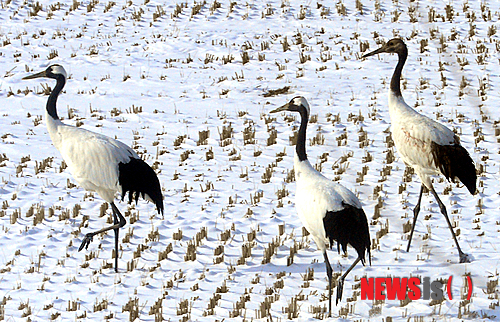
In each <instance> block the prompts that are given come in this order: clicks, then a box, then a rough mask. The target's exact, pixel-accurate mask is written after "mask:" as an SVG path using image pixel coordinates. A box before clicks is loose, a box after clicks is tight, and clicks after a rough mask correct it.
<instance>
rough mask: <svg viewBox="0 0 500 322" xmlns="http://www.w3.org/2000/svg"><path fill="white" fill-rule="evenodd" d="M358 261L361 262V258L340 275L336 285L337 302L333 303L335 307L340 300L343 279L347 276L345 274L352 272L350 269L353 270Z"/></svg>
mask: <svg viewBox="0 0 500 322" xmlns="http://www.w3.org/2000/svg"><path fill="white" fill-rule="evenodd" d="M360 260H361V257H358V258H356V260H355V261H354V263H352V265H351V266H350V267H349V268H348V269H347V271H346V272H345V273H344V275H342V276H341V277H340V278H339V280H338V284H337V300H336V302H335V305H338V304H339V302H340V301H341V300H342V292H343V291H344V280H345V277H346V276H347V274H349V272H350V271H352V269H353V268H354V266H356V265H357V264H358V263H359V261H360Z"/></svg>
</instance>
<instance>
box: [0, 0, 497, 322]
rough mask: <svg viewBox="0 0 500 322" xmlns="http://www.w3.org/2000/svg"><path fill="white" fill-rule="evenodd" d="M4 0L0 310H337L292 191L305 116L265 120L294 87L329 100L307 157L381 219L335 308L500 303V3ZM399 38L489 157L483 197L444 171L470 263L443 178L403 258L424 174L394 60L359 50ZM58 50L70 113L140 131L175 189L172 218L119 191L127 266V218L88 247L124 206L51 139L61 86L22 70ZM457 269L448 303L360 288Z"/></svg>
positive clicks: (465, 134)
mask: <svg viewBox="0 0 500 322" xmlns="http://www.w3.org/2000/svg"><path fill="white" fill-rule="evenodd" d="M0 8H1V10H0V97H1V103H0V112H1V116H2V117H1V118H0V129H1V130H0V137H1V143H0V176H1V179H2V181H1V183H0V199H1V200H0V203H1V205H0V227H1V233H0V320H2V319H3V320H5V321H47V320H55V321H69V320H71V321H103V320H119V321H127V320H128V321H133V320H136V321H139V320H140V321H162V320H168V321H188V320H194V321H222V320H235V321H243V320H259V321H280V320H281V321H284V320H287V319H289V318H293V319H295V320H300V321H314V320H316V319H324V318H326V308H327V301H326V296H327V294H328V292H327V283H326V274H325V267H324V263H323V257H322V255H321V253H320V252H318V251H317V250H316V245H315V244H314V242H313V241H312V239H310V237H307V236H304V231H303V230H302V225H301V223H300V221H299V219H298V217H297V215H296V212H295V207H294V190H295V183H294V177H293V172H292V168H293V153H294V146H292V145H291V143H290V142H291V138H290V137H291V136H293V133H294V131H297V129H298V119H297V118H296V117H297V115H292V114H289V113H288V114H286V113H284V114H278V115H275V114H272V115H270V114H268V112H269V111H270V110H271V109H273V108H276V107H277V106H279V105H282V104H284V103H286V102H288V101H289V100H290V99H291V98H292V97H294V96H296V95H302V96H305V97H306V98H307V99H308V100H309V103H310V104H311V108H312V114H313V118H312V120H311V121H310V124H309V128H308V140H309V142H310V144H309V145H308V146H307V150H308V156H309V159H310V160H311V162H312V163H313V164H316V165H317V167H318V169H321V171H322V173H323V174H324V175H326V176H327V177H329V178H331V179H332V180H335V181H338V182H341V183H342V184H344V185H345V186H346V187H348V188H350V189H351V190H353V191H355V192H356V194H357V195H358V197H359V199H360V200H361V202H362V204H363V207H364V210H365V212H366V213H367V216H368V218H369V223H370V234H371V238H372V244H373V250H372V265H371V266H367V267H363V266H361V265H359V266H357V267H356V268H355V269H354V270H353V271H352V272H351V274H350V275H349V276H348V279H347V280H346V285H345V288H344V298H343V300H342V302H341V303H339V305H338V306H334V308H333V312H332V313H333V317H334V318H336V319H337V318H338V319H346V320H357V321H361V320H362V321H366V320H373V321H390V318H392V321H438V320H446V321H461V320H464V319H466V320H474V321H477V320H480V319H484V320H498V319H499V318H500V309H499V299H498V292H499V290H498V288H497V283H498V278H499V274H500V271H499V268H500V263H499V260H500V254H499V252H498V248H499V247H500V246H499V244H498V236H499V229H500V212H499V203H500V199H499V196H498V194H499V193H500V184H499V182H498V179H499V167H500V156H499V147H500V144H499V143H498V140H497V138H499V139H500V131H499V130H496V126H497V125H496V123H497V122H500V116H499V115H498V112H497V108H498V107H497V105H499V104H500V97H499V95H500V92H499V90H500V89H499V85H498V84H499V82H500V76H499V75H500V73H499V63H500V60H499V52H500V38H499V37H498V33H497V28H498V27H499V24H498V21H499V19H500V3H499V2H497V1H493V0H491V1H486V0H484V1H467V0H451V1H448V0H447V1H433V0H422V1H418V0H410V1H402V0H375V1H369V0H357V1H347V0H335V1H293V0H290V1H287V0H269V1H263V2H261V1H240V0H235V1H229V0H220V1H215V0H209V1H196V2H195V1H192V0H189V1H179V2H178V3H175V2H170V1H155V0H151V1H149V0H140V1H135V0H134V1H132V0H130V1H126V2H125V1H117V2H116V3H115V2H113V1H99V0H92V1H82V2H79V1H76V0H74V1H73V3H69V2H67V3H60V2H56V1H40V2H39V1H31V0H23V1H18V0H10V1H9V0H2V1H0ZM499 33H500V31H499ZM395 36H398V37H403V38H404V39H405V41H406V43H407V45H408V47H409V58H408V61H407V63H406V67H405V70H404V71H403V77H404V80H403V96H404V97H405V99H406V101H407V102H408V104H409V105H411V106H413V107H415V108H416V109H417V110H419V111H422V112H423V113H424V114H425V115H427V116H429V117H431V118H433V119H437V120H439V121H440V122H442V123H443V124H445V125H446V126H448V127H449V128H452V129H454V130H455V131H456V132H457V133H458V134H459V135H460V138H461V140H462V144H463V145H464V146H465V148H466V149H467V150H468V151H469V152H470V153H471V156H472V158H473V159H474V161H475V162H476V167H477V169H478V174H479V175H478V189H479V194H477V195H475V196H471V195H470V194H469V193H468V192H467V189H466V188H465V187H463V186H462V185H461V184H458V185H457V184H454V183H449V182H447V181H446V180H444V179H443V178H442V177H436V178H435V180H434V183H435V187H436V190H437V191H438V193H439V194H440V196H441V198H442V200H443V202H444V203H445V204H446V206H447V208H448V212H449V213H450V215H451V219H452V221H453V223H454V225H455V226H456V230H457V235H458V231H459V236H458V239H459V242H460V245H461V247H462V249H463V251H464V252H465V253H467V254H469V255H471V257H472V258H473V260H472V262H471V263H469V264H459V263H458V254H457V251H456V248H455V245H454V243H453V240H452V238H451V234H450V232H449V230H448V228H447V226H446V222H445V220H444V218H443V216H442V215H441V214H440V212H439V208H438V206H437V203H436V202H435V201H434V199H433V198H432V195H430V194H426V195H424V197H423V203H422V211H421V215H420V218H419V221H418V223H417V227H416V232H415V236H414V240H413V244H412V249H411V251H410V252H409V253H407V252H406V244H407V238H408V225H409V222H411V219H412V209H413V207H414V205H415V203H416V201H417V197H418V192H419V189H420V180H419V179H418V177H417V176H416V175H415V174H412V173H411V172H405V167H404V164H403V163H402V162H401V160H400V159H399V157H398V155H397V152H396V150H395V147H394V146H392V142H391V139H390V132H389V126H390V120H389V113H388V107H387V89H388V83H389V80H390V76H391V75H392V71H393V68H394V66H395V64H396V60H397V57H396V56H394V55H380V56H379V57H377V56H375V57H372V58H371V59H367V60H361V59H360V56H361V55H362V53H364V52H367V50H370V51H371V50H374V49H376V48H378V46H379V45H380V44H381V42H382V41H387V40H388V39H390V38H393V37H395ZM53 63H58V64H61V65H63V66H64V67H65V69H66V70H67V71H68V73H69V75H70V79H69V80H68V82H67V84H66V87H65V91H64V92H63V94H62V95H61V97H60V98H59V100H58V107H59V115H60V116H62V117H63V118H64V122H66V123H69V124H73V125H78V126H81V127H83V128H86V129H89V130H92V131H96V132H99V133H103V134H105V135H108V136H112V137H116V138H117V139H119V140H121V141H123V142H124V143H126V144H128V145H130V146H132V147H133V148H134V149H135V150H136V151H137V152H138V153H139V154H140V155H141V156H142V157H143V158H144V159H145V160H146V162H148V163H149V164H150V165H152V166H153V167H154V168H155V170H156V171H157V173H158V176H159V179H160V182H161V185H162V189H163V193H164V198H165V199H164V203H165V216H164V218H162V217H161V216H158V215H157V214H156V211H155V208H154V206H153V205H152V204H151V203H146V202H145V201H143V200H140V201H139V203H138V204H137V205H130V206H127V205H126V203H125V202H119V203H118V202H117V206H118V207H119V208H120V209H121V210H122V212H123V213H124V214H125V213H126V218H127V226H125V227H124V229H122V231H121V235H120V237H121V238H120V239H121V240H120V245H121V246H120V247H121V251H120V252H119V254H118V255H119V264H120V271H119V273H115V272H114V270H113V268H112V263H113V260H112V259H111V251H112V249H113V248H114V245H113V234H112V233H111V234H107V235H104V236H100V237H99V238H95V239H94V242H93V243H92V244H91V245H90V247H89V250H88V251H82V252H78V251H77V250H78V246H79V245H80V243H81V240H82V238H83V236H84V234H85V233H87V232H90V231H94V230H97V229H100V228H101V227H103V226H105V225H107V224H109V222H110V220H112V219H111V212H110V209H106V208H105V206H103V204H104V202H103V200H102V199H101V198H100V197H99V196H98V195H97V194H94V193H91V192H86V191H84V190H83V189H81V188H79V187H78V186H75V185H74V181H73V180H72V177H71V174H70V173H69V171H68V170H67V169H65V166H64V163H63V161H62V158H61V156H60V154H59V153H58V151H57V150H56V149H55V148H54V146H53V145H52V143H51V141H50V138H49V136H48V133H47V129H46V127H45V124H44V123H45V122H44V121H45V120H44V114H45V111H44V108H45V103H46V100H47V96H46V95H45V94H46V93H47V91H48V86H51V87H53V86H54V83H53V81H51V80H41V81H37V80H30V81H22V80H21V78H22V77H24V76H26V75H28V74H30V73H33V72H39V71H42V70H43V69H45V68H46V67H47V66H48V65H50V64H53ZM497 135H499V136H498V137H497ZM105 210H106V211H105ZM329 256H330V261H331V262H332V265H333V266H334V271H335V272H336V273H340V272H341V271H345V270H346V268H347V267H349V265H350V263H351V262H352V261H353V260H354V259H355V256H356V253H355V251H354V250H353V249H349V254H348V256H341V255H338V254H337V252H336V246H335V247H334V250H333V251H331V252H329ZM450 275H451V276H452V277H453V288H452V291H453V295H454V298H453V300H451V301H450V300H445V301H442V302H440V301H438V302H436V301H434V302H431V301H430V300H417V301H397V300H392V301H391V300H387V301H369V300H361V298H360V289H359V287H360V278H362V277H391V276H399V277H409V276H421V277H430V278H431V280H434V279H438V278H443V279H447V278H448V277H449V276H450ZM467 275H470V276H471V277H472V281H473V283H474V289H473V296H472V298H471V300H470V301H467V300H464V299H463V298H462V296H463V295H464V294H466V289H465V288H464V281H465V276H467ZM334 291H335V290H334ZM389 317H390V318H389Z"/></svg>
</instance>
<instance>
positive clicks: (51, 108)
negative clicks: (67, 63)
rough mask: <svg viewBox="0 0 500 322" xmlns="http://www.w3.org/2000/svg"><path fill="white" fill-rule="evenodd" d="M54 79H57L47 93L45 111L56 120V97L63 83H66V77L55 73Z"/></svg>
mask: <svg viewBox="0 0 500 322" xmlns="http://www.w3.org/2000/svg"><path fill="white" fill-rule="evenodd" d="M55 79H56V80H57V83H56V87H55V88H54V89H53V90H52V92H51V93H50V95H49V99H48V100H47V113H48V114H49V115H50V116H51V117H52V118H53V119H54V120H58V119H59V116H57V108H56V102H57V97H58V96H59V94H60V93H61V91H62V89H63V87H64V84H66V78H65V77H64V76H63V75H57V76H56V78H55Z"/></svg>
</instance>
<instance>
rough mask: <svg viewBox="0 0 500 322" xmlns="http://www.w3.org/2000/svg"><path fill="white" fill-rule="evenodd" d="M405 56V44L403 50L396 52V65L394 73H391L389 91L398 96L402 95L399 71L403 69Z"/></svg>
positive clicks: (406, 54)
mask: <svg viewBox="0 0 500 322" xmlns="http://www.w3.org/2000/svg"><path fill="white" fill-rule="evenodd" d="M407 57H408V49H407V48H406V46H405V47H404V50H402V51H401V52H398V64H397V65H396V69H395V70H394V74H392V79H391V91H392V92H393V93H394V95H396V96H398V97H400V96H402V94H401V86H400V82H401V72H402V71H403V66H404V65H405V62H406V58H407Z"/></svg>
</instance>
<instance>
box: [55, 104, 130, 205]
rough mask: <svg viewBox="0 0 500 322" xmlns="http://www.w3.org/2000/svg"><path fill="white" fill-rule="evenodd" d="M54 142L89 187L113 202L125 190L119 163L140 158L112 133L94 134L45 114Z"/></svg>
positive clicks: (79, 179) (75, 176) (73, 169)
mask: <svg viewBox="0 0 500 322" xmlns="http://www.w3.org/2000/svg"><path fill="white" fill-rule="evenodd" d="M45 117H46V120H47V129H48V132H49V135H50V138H51V139H52V143H53V144H54V146H55V147H56V148H57V150H59V152H60V153H61V155H62V157H63V159H64V161H65V162H66V164H67V165H68V168H69V170H70V172H71V174H72V175H73V177H74V178H75V180H76V181H77V182H78V184H79V185H80V186H81V187H82V188H84V189H85V190H89V191H95V192H97V193H98V194H99V195H100V196H101V197H102V198H103V199H104V200H105V201H107V202H113V200H114V197H115V193H116V192H117V191H120V192H121V186H120V185H119V183H118V164H119V163H120V162H122V163H127V162H129V160H130V158H136V159H139V156H138V155H137V153H135V151H134V150H132V149H131V148H130V147H128V146H127V145H126V144H124V143H122V142H120V141H118V140H115V139H112V138H110V137H108V136H105V135H102V134H99V133H94V132H91V131H88V130H85V129H81V128H78V127H75V126H71V125H68V124H64V123H63V122H61V120H55V119H54V118H52V117H51V116H50V115H48V113H46V115H45Z"/></svg>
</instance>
